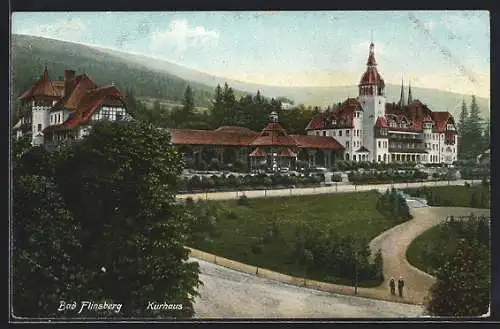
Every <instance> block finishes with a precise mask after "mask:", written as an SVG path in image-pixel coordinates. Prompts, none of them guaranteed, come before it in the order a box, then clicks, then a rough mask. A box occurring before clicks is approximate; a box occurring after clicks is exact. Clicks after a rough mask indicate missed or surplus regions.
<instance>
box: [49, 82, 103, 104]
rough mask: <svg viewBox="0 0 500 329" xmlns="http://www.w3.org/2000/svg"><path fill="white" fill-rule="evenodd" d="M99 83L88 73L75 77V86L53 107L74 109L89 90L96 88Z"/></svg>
mask: <svg viewBox="0 0 500 329" xmlns="http://www.w3.org/2000/svg"><path fill="white" fill-rule="evenodd" d="M96 88H97V85H96V84H95V83H94V81H92V80H91V79H90V78H89V77H88V76H87V75H86V74H82V75H79V76H77V77H76V78H75V84H74V88H73V90H72V91H71V93H69V94H68V95H64V97H63V98H61V99H60V100H59V101H58V102H57V103H56V104H55V105H54V107H53V109H54V110H62V109H68V110H74V109H75V108H76V107H77V106H78V105H79V104H80V102H81V101H82V99H83V98H84V97H85V95H86V94H87V92H88V91H91V90H93V89H96Z"/></svg>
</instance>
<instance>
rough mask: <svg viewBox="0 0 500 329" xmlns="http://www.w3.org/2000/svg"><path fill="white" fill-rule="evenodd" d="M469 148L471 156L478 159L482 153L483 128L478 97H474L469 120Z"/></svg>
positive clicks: (467, 141)
mask: <svg viewBox="0 0 500 329" xmlns="http://www.w3.org/2000/svg"><path fill="white" fill-rule="evenodd" d="M466 126H467V130H468V134H467V139H466V143H467V148H469V149H470V152H469V154H468V155H469V156H470V157H476V156H477V155H478V154H479V153H480V152H482V147H481V146H482V145H481V144H482V137H483V136H482V128H481V116H480V114H479V106H478V105H477V102H476V96H472V100H471V105H470V115H469V119H468V120H467V125H466Z"/></svg>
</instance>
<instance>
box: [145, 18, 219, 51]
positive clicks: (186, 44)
mask: <svg viewBox="0 0 500 329" xmlns="http://www.w3.org/2000/svg"><path fill="white" fill-rule="evenodd" d="M218 41H219V32H217V31H212V30H207V29H205V28H204V27H202V26H196V27H194V26H189V24H188V22H187V21H186V20H173V21H172V22H171V23H170V26H169V28H168V29H167V30H165V31H155V32H153V34H152V36H151V50H152V51H153V52H159V51H164V50H166V48H169V49H173V50H174V51H177V52H185V51H186V50H187V49H189V48H205V47H212V46H216V45H217V44H218Z"/></svg>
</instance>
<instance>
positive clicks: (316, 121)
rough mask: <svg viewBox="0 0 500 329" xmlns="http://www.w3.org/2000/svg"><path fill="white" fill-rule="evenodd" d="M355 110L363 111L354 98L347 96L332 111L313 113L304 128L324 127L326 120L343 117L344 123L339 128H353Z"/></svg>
mask: <svg viewBox="0 0 500 329" xmlns="http://www.w3.org/2000/svg"><path fill="white" fill-rule="evenodd" d="M355 111H363V107H362V106H361V104H360V103H359V101H358V100H357V99H356V98H348V99H346V100H345V101H344V102H343V103H342V104H341V105H340V107H338V108H337V109H336V110H335V111H334V112H324V113H319V114H317V115H315V116H314V117H313V118H312V119H311V120H310V121H309V123H308V124H307V127H306V130H315V129H325V128H326V127H325V126H326V125H327V122H331V121H332V120H333V119H337V120H338V119H344V120H345V121H346V124H345V125H343V126H342V127H341V128H353V127H354V126H353V118H354V112H355Z"/></svg>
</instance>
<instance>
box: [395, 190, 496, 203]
mask: <svg viewBox="0 0 500 329" xmlns="http://www.w3.org/2000/svg"><path fill="white" fill-rule="evenodd" d="M403 190H404V191H405V192H406V193H408V194H410V195H412V196H417V197H424V198H426V199H427V201H428V204H429V205H431V206H444V207H473V208H491V190H490V187H489V186H483V185H472V186H470V187H466V186H425V187H419V188H408V189H403Z"/></svg>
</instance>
